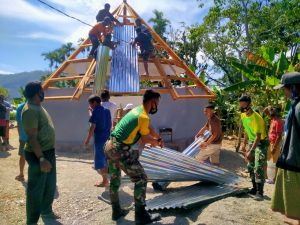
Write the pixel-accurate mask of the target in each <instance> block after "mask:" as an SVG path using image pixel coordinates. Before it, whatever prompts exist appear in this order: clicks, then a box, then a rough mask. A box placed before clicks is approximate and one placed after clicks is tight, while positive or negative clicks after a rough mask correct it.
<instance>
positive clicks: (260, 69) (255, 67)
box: [247, 64, 274, 75]
mask: <svg viewBox="0 0 300 225" xmlns="http://www.w3.org/2000/svg"><path fill="white" fill-rule="evenodd" d="M247 66H248V67H249V69H251V70H252V71H254V72H258V73H260V74H264V75H273V74H274V72H273V71H272V70H271V69H269V68H267V67H264V66H260V65H255V64H248V65H247Z"/></svg>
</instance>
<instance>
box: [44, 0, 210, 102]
mask: <svg viewBox="0 0 300 225" xmlns="http://www.w3.org/2000/svg"><path fill="white" fill-rule="evenodd" d="M112 14H113V16H114V17H115V18H117V19H119V21H120V22H122V19H123V24H125V25H129V24H130V25H131V24H133V23H132V20H134V19H136V18H140V19H141V21H142V23H143V24H144V25H145V26H146V27H147V29H149V31H150V32H151V34H152V37H153V39H154V40H155V42H154V47H155V49H157V51H158V52H161V51H163V52H166V53H167V54H168V56H169V57H164V56H162V57H154V58H150V59H149V63H153V64H154V65H155V67H156V69H157V72H158V74H157V75H155V76H142V75H141V76H140V79H141V80H149V81H160V82H161V83H162V84H163V88H155V87H154V88H153V89H155V90H156V91H158V92H159V93H170V94H171V96H172V98H173V99H174V100H175V99H186V98H208V99H212V98H214V97H215V96H214V93H213V92H212V91H211V90H210V89H209V88H208V87H207V86H206V85H205V84H204V83H203V82H202V81H201V80H200V79H199V78H198V77H197V76H196V75H195V73H194V72H193V71H192V70H191V69H190V68H189V67H188V66H187V65H186V64H185V62H184V61H183V60H181V59H180V58H179V57H178V56H177V54H176V53H175V52H174V51H173V50H172V49H171V48H170V47H169V46H168V45H167V43H166V42H165V41H164V40H163V39H162V38H161V37H160V36H159V35H158V34H157V33H156V32H155V31H154V30H153V29H152V28H151V27H150V26H149V25H148V24H147V23H146V22H145V21H144V20H143V19H142V18H141V17H140V16H139V15H138V14H137V13H136V11H135V10H134V9H133V8H132V7H131V6H130V5H128V3H127V2H126V1H125V0H124V1H123V2H122V3H121V4H120V5H119V6H118V7H117V8H116V9H115V10H114V11H113V12H112ZM91 45H92V44H91V41H90V40H89V39H88V38H87V39H85V40H84V41H83V42H82V43H81V45H80V46H79V47H78V48H77V49H76V50H75V51H74V52H73V53H72V54H71V55H70V56H69V57H68V59H67V60H66V61H65V62H63V63H62V65H61V66H60V67H59V68H58V69H57V70H56V71H55V72H54V73H52V74H51V76H50V77H49V78H48V79H47V80H46V81H45V82H44V84H43V88H44V89H47V88H52V87H51V86H50V85H52V84H53V83H55V82H58V81H67V80H78V83H77V86H76V88H75V92H74V94H73V95H72V96H51V97H46V99H51V100H54V99H57V100H60V99H77V100H78V99H79V98H80V96H81V95H82V93H84V92H92V88H90V87H87V84H88V82H90V81H91V80H93V79H94V77H93V76H94V71H95V67H96V61H95V60H94V59H93V60H92V59H90V58H76V57H78V55H79V54H80V53H81V52H82V51H83V50H84V49H85V48H87V47H90V46H91ZM110 61H111V59H110ZM139 62H142V59H141V58H140V59H139ZM76 63H87V65H88V64H89V65H88V68H87V70H86V71H85V74H84V76H79V75H78V74H74V75H72V76H65V77H63V76H61V73H63V72H64V71H65V70H66V69H67V68H68V66H71V65H72V66H73V65H74V64H76ZM165 65H168V66H169V68H170V69H171V71H172V73H171V72H170V75H169V74H167V72H166V70H165V68H166V66H165ZM175 67H177V68H180V69H181V70H182V71H184V73H183V74H184V75H185V76H184V77H183V76H182V74H181V72H179V71H180V70H179V71H178V70H177V69H176V68H175ZM108 78H109V75H108ZM171 80H180V81H181V82H182V83H183V86H184V87H182V88H184V89H185V90H186V93H187V94H185V95H184V94H179V93H178V92H177V89H176V88H175V87H174V86H173V85H172V83H171ZM188 82H192V83H194V85H195V87H196V88H200V89H203V90H204V91H205V94H203V95H200V94H196V93H195V92H194V91H193V90H192V88H191V87H189V86H188V85H187V84H188ZM144 91H145V89H141V91H140V94H143V93H144ZM180 93H181V92H180ZM111 94H116V95H119V94H124V95H126V94H130V93H111Z"/></svg>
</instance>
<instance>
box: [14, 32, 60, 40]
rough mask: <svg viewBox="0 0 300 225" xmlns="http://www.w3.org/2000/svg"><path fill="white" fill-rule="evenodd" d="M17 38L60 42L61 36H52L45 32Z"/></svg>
mask: <svg viewBox="0 0 300 225" xmlns="http://www.w3.org/2000/svg"><path fill="white" fill-rule="evenodd" d="M18 37H19V38H29V39H47V40H54V41H62V38H63V36H59V35H54V34H50V33H46V32H34V33H29V34H24V35H19V36H18Z"/></svg>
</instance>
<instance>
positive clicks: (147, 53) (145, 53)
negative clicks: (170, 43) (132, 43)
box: [141, 49, 154, 62]
mask: <svg viewBox="0 0 300 225" xmlns="http://www.w3.org/2000/svg"><path fill="white" fill-rule="evenodd" d="M153 52H154V50H153V49H150V50H142V52H141V56H142V58H143V61H144V62H148V59H149V57H150V56H151V55H153Z"/></svg>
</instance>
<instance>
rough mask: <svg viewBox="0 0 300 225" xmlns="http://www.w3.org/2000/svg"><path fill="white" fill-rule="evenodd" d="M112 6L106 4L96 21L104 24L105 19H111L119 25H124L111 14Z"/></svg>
mask: <svg viewBox="0 0 300 225" xmlns="http://www.w3.org/2000/svg"><path fill="white" fill-rule="evenodd" d="M109 10H110V4H108V3H106V4H105V5H104V9H101V10H99V12H98V14H97V16H96V20H97V22H102V21H103V20H104V18H105V17H109V18H110V19H111V21H113V22H115V23H116V24H117V25H122V24H121V23H120V22H119V21H118V20H117V19H116V18H115V17H114V16H113V15H112V14H111V13H110V12H109Z"/></svg>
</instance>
